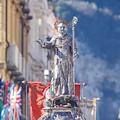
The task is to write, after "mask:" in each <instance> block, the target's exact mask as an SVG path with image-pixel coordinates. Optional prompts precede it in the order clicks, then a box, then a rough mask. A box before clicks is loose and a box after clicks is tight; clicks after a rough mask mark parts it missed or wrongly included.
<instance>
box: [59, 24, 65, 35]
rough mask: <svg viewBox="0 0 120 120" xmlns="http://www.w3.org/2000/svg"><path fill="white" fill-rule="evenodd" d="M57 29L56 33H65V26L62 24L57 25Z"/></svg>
mask: <svg viewBox="0 0 120 120" xmlns="http://www.w3.org/2000/svg"><path fill="white" fill-rule="evenodd" d="M57 29H58V33H60V34H65V33H66V31H67V26H66V25H65V24H64V23H60V24H58V27H57Z"/></svg>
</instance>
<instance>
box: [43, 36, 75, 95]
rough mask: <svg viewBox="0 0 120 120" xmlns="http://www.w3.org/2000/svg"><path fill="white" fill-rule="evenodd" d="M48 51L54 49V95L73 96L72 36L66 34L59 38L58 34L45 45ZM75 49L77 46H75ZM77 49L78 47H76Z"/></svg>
mask: <svg viewBox="0 0 120 120" xmlns="http://www.w3.org/2000/svg"><path fill="white" fill-rule="evenodd" d="M44 47H46V48H48V49H54V52H55V55H54V68H53V72H54V73H53V75H54V76H53V78H54V86H53V90H54V94H55V95H56V96H58V95H68V94H69V95H73V94H74V79H73V43H72V36H70V35H68V34H65V35H64V36H59V34H56V35H55V36H53V37H52V39H51V40H50V42H47V43H45V44H44ZM74 47H75V46H74ZM75 48H76V47H75Z"/></svg>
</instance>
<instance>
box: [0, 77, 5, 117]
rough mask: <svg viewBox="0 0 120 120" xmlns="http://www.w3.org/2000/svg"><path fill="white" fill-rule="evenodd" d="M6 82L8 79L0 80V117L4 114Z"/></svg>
mask: <svg viewBox="0 0 120 120" xmlns="http://www.w3.org/2000/svg"><path fill="white" fill-rule="evenodd" d="M4 82H6V78H2V79H0V116H1V112H2V107H3V104H4V103H3V97H4V96H3V94H4V86H5V83H4Z"/></svg>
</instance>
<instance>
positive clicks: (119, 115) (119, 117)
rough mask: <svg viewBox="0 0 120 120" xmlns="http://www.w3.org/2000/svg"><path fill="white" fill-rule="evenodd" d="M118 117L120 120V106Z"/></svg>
mask: <svg viewBox="0 0 120 120" xmlns="http://www.w3.org/2000/svg"><path fill="white" fill-rule="evenodd" d="M118 119H119V120H120V108H119V113H118Z"/></svg>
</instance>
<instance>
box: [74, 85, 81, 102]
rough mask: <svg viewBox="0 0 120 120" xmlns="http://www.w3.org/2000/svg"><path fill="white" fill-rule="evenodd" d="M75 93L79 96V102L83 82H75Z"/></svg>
mask: <svg viewBox="0 0 120 120" xmlns="http://www.w3.org/2000/svg"><path fill="white" fill-rule="evenodd" d="M74 85H75V95H77V96H78V99H79V102H80V86H81V84H80V83H75V84H74Z"/></svg>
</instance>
